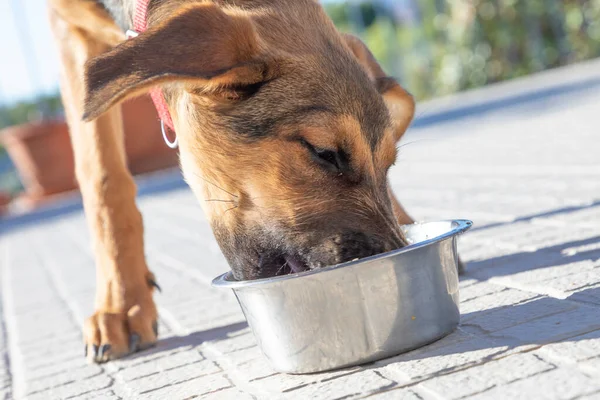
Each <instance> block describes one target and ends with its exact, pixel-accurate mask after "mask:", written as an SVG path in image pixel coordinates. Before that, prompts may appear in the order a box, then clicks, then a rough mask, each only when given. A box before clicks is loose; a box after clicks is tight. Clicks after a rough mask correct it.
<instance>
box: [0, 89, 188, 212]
mask: <svg viewBox="0 0 600 400" xmlns="http://www.w3.org/2000/svg"><path fill="white" fill-rule="evenodd" d="M122 107H123V126H124V129H125V152H126V154H127V160H128V166H129V169H130V170H131V172H132V173H133V174H134V175H136V174H141V173H146V172H151V171H156V170H160V169H164V168H169V167H174V166H176V165H177V164H178V154H177V152H176V151H175V150H172V149H170V148H168V147H167V145H166V144H165V143H164V141H163V139H162V134H161V130H160V121H159V119H158V116H157V114H156V110H155V109H154V105H153V103H152V101H151V100H150V98H149V97H147V96H145V97H139V98H136V99H134V100H131V101H128V102H126V103H124V104H123V106H122ZM0 140H1V142H2V143H3V144H4V146H5V147H6V150H7V151H8V154H9V156H10V157H11V159H12V161H13V163H14V164H15V166H16V168H17V172H18V174H19V176H20V178H21V181H22V183H23V186H24V188H25V195H26V198H27V199H28V200H29V201H32V202H34V203H35V202H37V201H38V200H40V201H41V200H43V199H45V198H48V196H50V195H54V194H57V193H64V192H67V191H70V190H73V189H76V188H77V184H76V181H75V172H74V162H73V151H72V148H71V141H70V138H69V132H68V128H67V125H66V123H65V122H64V121H44V122H40V123H28V124H23V125H18V126H12V127H9V128H6V129H4V130H2V131H1V133H0Z"/></svg>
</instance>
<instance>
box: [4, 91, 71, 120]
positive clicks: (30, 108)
mask: <svg viewBox="0 0 600 400" xmlns="http://www.w3.org/2000/svg"><path fill="white" fill-rule="evenodd" d="M62 113H63V107H62V102H61V100H60V95H59V94H58V93H56V94H50V95H42V96H39V97H38V98H35V99H33V100H24V101H20V102H17V103H14V104H11V105H6V106H0V129H2V128H5V127H7V126H12V125H20V124H24V123H27V122H35V121H40V120H43V119H48V118H57V117H61V116H62Z"/></svg>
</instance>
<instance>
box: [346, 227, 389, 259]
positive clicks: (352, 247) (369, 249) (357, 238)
mask: <svg viewBox="0 0 600 400" xmlns="http://www.w3.org/2000/svg"><path fill="white" fill-rule="evenodd" d="M334 243H336V244H337V246H338V248H337V256H338V260H337V262H338V263H342V262H346V261H351V260H354V259H357V258H365V257H369V256H373V255H376V254H379V253H383V252H385V251H388V250H391V245H390V244H386V243H385V242H384V241H383V240H382V239H380V238H376V237H374V236H372V235H367V234H365V233H363V232H346V233H343V234H341V235H338V237H336V238H335V239H334Z"/></svg>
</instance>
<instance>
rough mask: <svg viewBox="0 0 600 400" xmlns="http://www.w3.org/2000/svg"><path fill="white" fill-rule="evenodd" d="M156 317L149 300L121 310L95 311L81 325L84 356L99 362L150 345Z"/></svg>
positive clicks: (156, 333) (154, 331)
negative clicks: (117, 311)
mask: <svg viewBox="0 0 600 400" xmlns="http://www.w3.org/2000/svg"><path fill="white" fill-rule="evenodd" d="M157 317H158V315H157V312H156V307H155V306H154V302H152V300H150V302H149V304H148V302H147V303H146V304H144V305H134V306H133V307H131V308H130V309H129V310H127V312H123V313H114V312H104V311H96V313H94V315H92V316H91V317H89V318H88V319H87V320H86V322H85V325H84V328H83V331H84V332H83V337H84V341H85V357H86V358H87V360H88V361H90V362H96V363H103V362H107V361H110V360H114V359H117V358H120V357H123V356H126V355H128V354H131V353H134V352H136V351H139V350H144V349H147V348H149V347H152V346H153V345H154V344H155V343H156V339H157V337H158V321H157Z"/></svg>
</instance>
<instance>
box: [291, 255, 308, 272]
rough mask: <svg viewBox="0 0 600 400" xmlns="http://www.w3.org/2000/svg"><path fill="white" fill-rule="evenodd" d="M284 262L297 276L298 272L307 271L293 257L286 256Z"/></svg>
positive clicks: (303, 265) (300, 262)
mask: <svg viewBox="0 0 600 400" xmlns="http://www.w3.org/2000/svg"><path fill="white" fill-rule="evenodd" d="M285 262H287V265H288V266H289V267H290V269H291V270H292V271H293V272H294V273H295V274H297V273H298V272H302V271H306V270H307V269H308V268H307V267H306V265H305V264H304V263H303V262H302V261H301V260H300V259H299V258H297V257H295V256H289V255H286V256H285Z"/></svg>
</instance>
